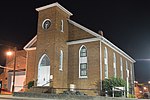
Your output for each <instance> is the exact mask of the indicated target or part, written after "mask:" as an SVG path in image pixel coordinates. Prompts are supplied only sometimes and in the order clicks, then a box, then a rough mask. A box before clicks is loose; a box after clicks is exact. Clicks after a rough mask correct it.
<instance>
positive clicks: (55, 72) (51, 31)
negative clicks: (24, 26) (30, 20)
mask: <svg viewBox="0 0 150 100" xmlns="http://www.w3.org/2000/svg"><path fill="white" fill-rule="evenodd" d="M36 10H37V11H38V25H37V47H36V55H37V56H36V68H35V72H36V73H35V79H37V80H38V78H39V77H40V73H39V72H40V71H39V67H40V66H39V61H40V59H41V57H42V56H43V55H47V57H48V58H49V60H50V75H49V76H51V78H52V79H50V82H49V83H48V84H49V85H47V86H52V87H54V88H67V77H68V46H67V44H66V41H67V40H68V22H67V20H68V19H69V18H70V16H71V15H72V13H70V12H69V11H68V10H67V9H65V8H64V7H62V6H61V5H60V4H59V3H53V4H50V5H46V6H43V7H40V8H37V9H36ZM60 67H61V68H60ZM43 73H44V72H43ZM43 76H44V75H43ZM40 79H41V81H42V78H40ZM44 79H45V78H44V77H43V80H44Z"/></svg>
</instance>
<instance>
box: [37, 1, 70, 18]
mask: <svg viewBox="0 0 150 100" xmlns="http://www.w3.org/2000/svg"><path fill="white" fill-rule="evenodd" d="M55 6H57V7H58V8H60V9H61V10H63V11H64V12H65V13H67V14H68V15H69V16H72V15H73V14H72V13H71V12H69V11H68V10H67V9H65V8H64V7H63V6H61V5H60V4H59V3H58V2H56V3H52V4H49V5H46V6H43V7H39V8H36V11H41V10H45V9H48V8H52V7H55Z"/></svg>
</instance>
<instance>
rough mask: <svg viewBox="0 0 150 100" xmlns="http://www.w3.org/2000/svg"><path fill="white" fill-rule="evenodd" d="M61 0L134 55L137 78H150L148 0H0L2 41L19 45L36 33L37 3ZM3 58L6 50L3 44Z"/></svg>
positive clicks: (0, 54) (79, 19)
mask: <svg viewBox="0 0 150 100" xmlns="http://www.w3.org/2000/svg"><path fill="white" fill-rule="evenodd" d="M54 2H58V3H60V4H61V5H62V6H64V7H65V8H66V9H68V10H69V11H70V12H72V13H73V16H72V17H71V19H72V20H74V21H75V22H77V23H79V24H81V25H83V26H85V27H87V28H89V29H91V30H93V31H95V32H98V31H99V30H102V31H103V32H104V37H106V38H107V39H108V40H110V41H111V42H112V43H113V44H115V45H116V46H118V47H119V48H120V49H122V50H123V51H125V52H126V53H127V54H128V55H130V56H131V57H132V58H134V59H135V60H136V61H137V62H136V63H135V74H136V80H137V81H140V82H147V81H149V80H150V60H149V59H150V39H149V38H150V1H149V0H145V1H144V0H118V1H117V0H1V1H0V44H8V45H13V46H14V45H15V46H17V47H19V48H20V49H21V48H22V47H23V46H25V45H26V44H27V43H28V42H29V41H30V40H31V39H32V38H33V37H34V36H35V35H36V33H37V18H38V16H37V15H38V12H37V11H36V10H35V8H37V7H41V6H45V5H48V4H51V3H54ZM0 46H1V47H0V58H1V60H0V62H1V65H4V59H2V58H5V56H4V52H5V51H6V49H8V47H6V46H5V47H4V46H2V45H0Z"/></svg>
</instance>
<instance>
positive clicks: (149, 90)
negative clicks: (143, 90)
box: [148, 81, 150, 93]
mask: <svg viewBox="0 0 150 100" xmlns="http://www.w3.org/2000/svg"><path fill="white" fill-rule="evenodd" d="M149 85H150V81H148V92H149V93H150V86H149Z"/></svg>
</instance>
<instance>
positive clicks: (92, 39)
mask: <svg viewBox="0 0 150 100" xmlns="http://www.w3.org/2000/svg"><path fill="white" fill-rule="evenodd" d="M95 41H100V39H98V38H89V39H82V40H75V41H70V42H67V45H73V44H80V43H87V42H95Z"/></svg>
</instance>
